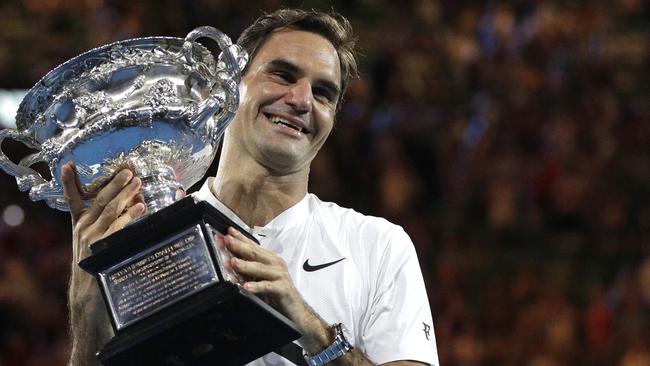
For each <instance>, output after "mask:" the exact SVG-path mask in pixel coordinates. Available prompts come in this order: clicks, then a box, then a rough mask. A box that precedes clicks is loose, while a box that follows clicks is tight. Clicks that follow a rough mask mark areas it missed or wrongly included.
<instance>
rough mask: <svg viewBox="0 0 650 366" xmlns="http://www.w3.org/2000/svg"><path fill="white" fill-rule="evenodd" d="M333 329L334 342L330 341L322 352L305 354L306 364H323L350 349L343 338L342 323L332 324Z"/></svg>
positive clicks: (317, 365)
mask: <svg viewBox="0 0 650 366" xmlns="http://www.w3.org/2000/svg"><path fill="white" fill-rule="evenodd" d="M334 331H335V332H336V336H335V337H334V342H332V344H331V345H330V346H329V347H327V348H325V349H324V350H323V351H322V352H320V353H318V354H316V355H313V356H308V355H305V361H307V364H308V365H309V366H322V365H325V364H326V363H328V362H331V361H333V360H335V359H337V358H339V357H341V356H343V355H344V354H346V353H348V352H350V350H352V348H353V347H352V346H351V345H350V343H349V342H348V341H347V339H345V334H344V333H343V324H341V323H339V324H336V325H335V326H334Z"/></svg>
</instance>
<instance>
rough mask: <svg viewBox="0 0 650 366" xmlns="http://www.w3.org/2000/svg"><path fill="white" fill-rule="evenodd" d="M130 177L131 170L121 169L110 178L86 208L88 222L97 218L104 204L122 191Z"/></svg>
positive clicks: (131, 175)
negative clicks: (91, 203)
mask: <svg viewBox="0 0 650 366" xmlns="http://www.w3.org/2000/svg"><path fill="white" fill-rule="evenodd" d="M132 177H133V172H131V171H130V170H128V169H123V170H122V171H120V172H119V173H118V174H117V175H116V176H115V177H114V178H113V179H111V181H110V183H108V184H107V185H106V186H105V187H104V188H102V189H101V191H99V193H98V194H97V197H95V199H94V200H93V205H92V206H91V207H90V208H89V209H88V214H87V217H88V218H87V220H88V222H89V223H93V222H95V221H96V220H97V218H98V217H99V215H100V214H101V213H102V211H104V207H106V205H108V204H109V203H110V202H111V201H112V200H113V199H114V198H115V197H116V196H117V195H118V194H119V193H120V192H121V191H122V188H124V186H126V185H127V183H129V181H130V180H131V178H132ZM115 218H117V216H115V217H114V218H113V219H115ZM111 221H112V220H111Z"/></svg>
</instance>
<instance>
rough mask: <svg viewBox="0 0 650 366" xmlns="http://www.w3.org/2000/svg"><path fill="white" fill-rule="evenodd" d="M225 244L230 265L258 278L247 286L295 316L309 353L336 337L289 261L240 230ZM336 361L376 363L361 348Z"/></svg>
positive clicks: (403, 364)
mask: <svg viewBox="0 0 650 366" xmlns="http://www.w3.org/2000/svg"><path fill="white" fill-rule="evenodd" d="M223 241H224V244H225V246H226V248H228V250H230V252H231V253H232V254H233V255H234V256H233V258H231V260H230V261H229V263H228V265H229V266H230V267H231V268H232V269H233V270H235V271H236V272H238V273H239V274H241V275H243V276H244V278H248V279H255V280H254V281H248V282H246V283H244V285H243V286H244V288H245V289H246V290H248V291H250V292H252V293H254V294H256V295H258V296H260V297H261V298H263V299H265V300H266V301H267V302H269V304H270V305H271V306H273V307H274V308H275V309H276V310H278V311H279V312H281V313H282V314H284V315H285V316H287V317H288V318H289V319H291V320H292V321H293V322H294V323H295V324H296V326H297V327H298V330H300V332H301V333H302V334H303V337H302V338H301V344H302V345H303V347H304V349H305V351H306V352H307V353H309V354H312V355H313V354H317V353H319V352H321V351H323V350H324V349H325V348H327V347H328V346H329V345H330V344H331V343H332V342H333V341H334V331H333V329H332V327H331V325H330V324H327V323H326V322H325V321H324V320H323V319H322V318H321V317H320V316H319V315H318V314H316V312H315V311H314V310H313V309H312V308H311V307H310V306H309V305H308V304H307V303H305V301H304V300H303V298H302V296H301V295H300V293H299V292H298V290H297V289H296V288H295V286H294V285H293V282H292V280H291V276H290V275H289V272H288V270H287V265H286V263H285V262H284V260H283V259H282V258H280V257H279V256H278V255H276V254H275V253H272V252H270V251H268V250H266V249H264V248H262V247H260V246H259V245H256V244H255V243H253V242H252V241H251V240H249V239H248V238H246V237H245V236H244V235H242V234H241V233H239V232H238V231H237V230H235V229H233V228H230V229H228V235H226V236H224V237H223ZM332 364H333V365H340V366H344V365H345V366H348V365H350V366H351V365H359V366H362V365H374V364H373V363H372V362H371V361H370V360H368V358H367V357H366V356H365V355H364V354H363V352H361V351H360V350H359V349H357V348H354V349H352V351H350V352H349V353H347V354H346V355H344V356H343V357H339V358H337V359H336V360H334V361H333V362H332ZM386 365H396V366H400V365H401V366H407V365H422V364H421V363H419V362H414V361H406V360H404V361H396V362H390V363H386Z"/></svg>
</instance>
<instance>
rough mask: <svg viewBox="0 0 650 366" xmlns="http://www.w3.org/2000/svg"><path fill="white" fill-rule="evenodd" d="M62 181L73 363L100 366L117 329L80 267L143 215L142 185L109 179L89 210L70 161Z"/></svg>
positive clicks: (128, 175)
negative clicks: (68, 221)
mask: <svg viewBox="0 0 650 366" xmlns="http://www.w3.org/2000/svg"><path fill="white" fill-rule="evenodd" d="M61 180H62V182H63V192H64V195H65V198H66V200H67V201H68V205H69V207H70V215H71V217H72V268H71V273H70V291H69V292H68V305H69V307H70V325H71V328H72V329H71V335H72V350H71V351H70V362H69V365H70V366H81V365H83V366H90V365H97V366H99V363H98V361H97V359H96V358H95V352H97V350H99V349H100V348H101V347H102V346H103V345H104V344H105V343H106V342H107V341H108V340H109V339H110V337H111V336H112V334H113V331H112V329H111V326H110V320H109V319H108V313H107V312H106V309H104V305H103V303H102V300H101V296H100V293H99V288H98V286H97V284H96V281H95V279H94V278H93V276H92V275H90V274H89V273H86V272H85V271H83V270H81V268H79V266H78V265H77V263H79V262H80V261H81V260H82V259H84V258H86V257H87V256H88V255H89V254H90V244H92V243H94V242H96V241H97V240H99V239H102V238H104V237H106V236H108V235H110V234H112V233H114V232H115V231H117V230H119V229H121V228H123V227H124V226H125V225H126V224H128V223H129V222H130V221H132V220H133V219H135V218H137V217H139V216H141V215H142V214H143V213H144V212H145V205H144V200H143V197H142V195H141V194H139V192H140V186H141V181H140V179H139V178H137V177H134V176H133V173H132V172H131V171H130V170H128V169H124V170H122V171H120V172H119V173H117V174H116V175H115V176H114V177H113V178H111V179H110V181H109V183H108V184H106V185H105V186H104V187H103V188H102V189H101V190H100V191H99V193H97V195H96V196H95V198H94V199H93V200H92V205H91V206H90V207H86V205H85V204H84V201H83V199H82V194H81V193H82V192H83V191H82V188H81V183H80V181H79V176H78V175H77V171H76V168H75V165H74V163H72V162H68V163H66V164H64V165H63V167H61Z"/></svg>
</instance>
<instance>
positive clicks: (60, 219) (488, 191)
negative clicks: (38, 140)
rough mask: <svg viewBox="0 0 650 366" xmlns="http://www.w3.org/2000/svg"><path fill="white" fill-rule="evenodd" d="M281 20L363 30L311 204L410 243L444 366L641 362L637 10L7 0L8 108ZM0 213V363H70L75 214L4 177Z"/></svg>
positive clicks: (587, 4)
mask: <svg viewBox="0 0 650 366" xmlns="http://www.w3.org/2000/svg"><path fill="white" fill-rule="evenodd" d="M282 5H287V6H300V7H304V8H312V7H313V8H317V9H321V10H322V9H325V10H327V9H330V8H333V9H335V10H337V11H339V12H341V13H343V14H345V15H346V16H348V17H349V18H350V20H351V21H352V23H353V25H354V27H355V31H356V33H357V35H358V37H359V44H360V46H361V48H362V51H363V57H362V58H361V68H362V72H363V77H362V79H361V80H357V81H355V82H354V83H353V84H352V86H351V89H350V91H349V94H348V97H347V101H346V103H345V105H344V106H343V108H342V111H341V113H340V116H339V117H338V120H337V122H336V127H335V131H334V133H333V135H332V136H331V137H330V141H329V142H328V144H326V146H325V148H324V149H323V151H322V152H321V154H320V155H319V157H318V159H317V160H316V162H315V163H314V164H313V169H312V177H311V187H310V189H311V191H313V192H315V193H317V194H318V195H320V196H321V197H322V198H323V199H327V200H334V201H336V202H338V203H340V204H342V205H344V206H349V207H354V208H356V209H357V210H359V211H361V212H364V213H367V214H374V215H380V216H385V217H387V218H389V219H390V220H392V221H393V222H396V223H398V224H400V225H402V226H404V227H405V228H406V230H407V232H408V233H409V234H410V235H411V236H412V238H413V241H414V243H415V245H416V247H417V251H418V254H419V258H420V262H421V265H422V269H423V272H424V276H425V279H426V283H427V286H428V291H429V297H430V303H431V307H432V311H433V314H434V318H435V330H436V338H437V341H438V349H439V353H440V360H441V363H442V365H445V366H453V365H469V366H471V365H531V366H556V365H557V366H559V365H572V366H573V365H585V366H586V365H590V366H591V365H594V366H596V365H603V366H604V365H621V366H640V365H650V249H649V248H650V148H649V146H650V123H649V122H650V119H649V117H650V101H649V93H648V85H649V81H650V80H648V72H647V69H648V53H649V52H648V51H649V50H648V47H649V44H648V39H650V38H649V37H648V35H649V34H648V33H649V32H648V19H650V17H649V15H650V14H649V6H648V3H647V2H646V1H643V0H610V1H577V0H574V1H549V0H512V1H490V2H475V1H450V0H407V1H399V2H397V1H387V0H364V1H347V2H346V1H335V2H327V1H302V2H296V1H284V2H283V1H278V0H266V1H257V2H248V1H227V0H195V1H184V2H182V1H173V0H158V1H153V0H148V1H126V0H123V1H119V0H48V1H39V0H24V1H22V2H17V1H12V0H8V1H7V0H5V1H3V2H1V3H0V89H4V90H15V89H28V88H29V87H31V86H32V85H33V84H34V83H35V82H36V81H37V80H38V79H40V78H41V77H42V76H43V75H44V74H45V73H46V72H47V71H49V70H50V69H52V68H53V67H55V66H56V65H58V64H59V63H61V62H63V61H65V60H67V59H69V58H71V57H73V56H75V55H77V54H79V53H81V52H83V51H85V50H87V49H90V48H92V47H96V46H99V45H102V44H105V43H108V42H111V41H114V40H119V39H125V38H133V37H138V36H147V35H171V36H178V37H183V36H184V35H185V34H186V33H187V32H188V31H189V30H191V29H192V28H194V27H195V26H199V25H205V24H209V25H213V26H216V27H218V28H220V29H222V30H223V31H225V32H227V33H228V34H229V35H231V36H232V37H235V38H236V36H237V35H238V34H239V32H241V30H242V29H243V28H244V27H245V26H246V25H247V24H249V23H250V22H251V21H252V20H253V19H254V17H255V16H257V15H258V14H259V12H260V11H261V10H266V11H268V10H273V9H276V8H278V7H279V6H282ZM2 148H3V150H4V151H7V152H8V154H9V155H11V156H19V155H21V154H24V153H25V150H24V148H23V147H21V146H20V145H19V144H17V143H13V142H10V141H7V142H5V143H4V144H3V145H2ZM0 211H1V212H2V218H3V219H2V220H0V365H2V366H4V365H11V366H20V365H65V364H66V357H67V352H68V325H67V310H66V299H65V298H66V287H67V280H68V272H69V266H70V263H69V261H70V225H69V221H68V217H67V214H65V213H61V212H56V211H53V210H50V209H48V208H46V206H45V205H44V204H43V203H40V202H37V203H33V202H30V201H29V200H28V199H27V198H26V195H24V194H21V193H19V192H18V190H17V188H16V186H15V181H14V180H13V179H12V178H11V177H9V176H7V175H6V174H4V173H3V174H0ZM413 326H419V325H418V324H414V325H413Z"/></svg>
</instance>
